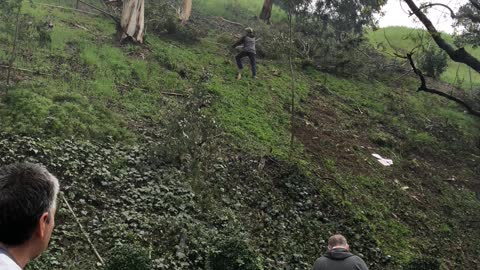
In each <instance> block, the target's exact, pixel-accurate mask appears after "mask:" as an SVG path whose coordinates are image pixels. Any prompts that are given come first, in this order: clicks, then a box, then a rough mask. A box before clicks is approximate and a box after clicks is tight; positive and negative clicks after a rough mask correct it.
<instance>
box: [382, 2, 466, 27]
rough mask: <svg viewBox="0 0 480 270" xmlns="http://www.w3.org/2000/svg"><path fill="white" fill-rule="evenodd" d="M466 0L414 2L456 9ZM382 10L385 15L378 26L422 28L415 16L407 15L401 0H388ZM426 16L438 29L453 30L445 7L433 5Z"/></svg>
mask: <svg viewBox="0 0 480 270" xmlns="http://www.w3.org/2000/svg"><path fill="white" fill-rule="evenodd" d="M467 1H468V0H432V1H425V0H416V1H415V3H416V4H417V5H420V4H421V3H426V2H433V3H442V4H446V5H448V6H450V7H451V8H453V10H454V11H457V10H458V7H459V6H461V5H462V4H465V3H466V2H467ZM383 11H384V12H385V16H383V17H382V18H380V27H385V26H408V27H414V28H424V27H423V25H422V24H421V23H420V22H419V21H418V20H417V19H416V17H415V16H412V17H409V16H408V11H409V8H408V5H407V4H406V3H405V2H403V1H402V0H388V2H387V4H386V5H385V7H384V9H383ZM428 17H429V18H430V20H431V21H432V23H433V24H434V25H435V27H437V29H438V30H440V31H444V32H447V33H452V32H453V27H452V19H451V18H450V13H449V11H448V10H447V9H445V8H442V7H433V8H431V9H430V11H429V12H428Z"/></svg>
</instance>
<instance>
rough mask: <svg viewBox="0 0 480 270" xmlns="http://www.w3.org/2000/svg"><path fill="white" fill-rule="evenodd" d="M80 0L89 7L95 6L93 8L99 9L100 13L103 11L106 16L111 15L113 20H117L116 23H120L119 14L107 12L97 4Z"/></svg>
mask: <svg viewBox="0 0 480 270" xmlns="http://www.w3.org/2000/svg"><path fill="white" fill-rule="evenodd" d="M78 1H79V2H80V3H82V4H84V5H86V6H87V7H90V8H93V9H95V10H96V11H99V12H100V13H102V14H103V15H105V16H107V17H110V18H111V19H112V20H114V21H115V23H117V24H120V19H119V18H118V17H117V16H115V15H113V14H111V13H108V12H106V11H105V10H103V9H101V8H98V7H96V6H94V5H92V4H89V3H86V2H83V1H82V0H78Z"/></svg>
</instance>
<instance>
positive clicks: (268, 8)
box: [260, 0, 273, 22]
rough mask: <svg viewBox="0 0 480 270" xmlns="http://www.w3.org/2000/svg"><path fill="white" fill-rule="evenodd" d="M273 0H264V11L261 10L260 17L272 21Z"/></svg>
mask: <svg viewBox="0 0 480 270" xmlns="http://www.w3.org/2000/svg"><path fill="white" fill-rule="evenodd" d="M272 6H273V0H264V2H263V8H262V12H260V19H261V20H264V21H266V22H270V17H271V16H272Z"/></svg>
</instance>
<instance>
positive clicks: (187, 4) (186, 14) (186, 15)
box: [179, 0, 192, 23]
mask: <svg viewBox="0 0 480 270" xmlns="http://www.w3.org/2000/svg"><path fill="white" fill-rule="evenodd" d="M190 15H192V0H183V7H182V9H181V11H180V14H179V17H180V20H181V21H182V23H186V22H187V21H188V20H189V19H190Z"/></svg>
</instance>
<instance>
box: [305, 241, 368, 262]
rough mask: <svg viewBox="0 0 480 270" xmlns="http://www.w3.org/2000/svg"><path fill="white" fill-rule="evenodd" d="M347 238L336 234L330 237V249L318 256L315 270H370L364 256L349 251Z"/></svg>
mask: <svg viewBox="0 0 480 270" xmlns="http://www.w3.org/2000/svg"><path fill="white" fill-rule="evenodd" d="M349 250H350V247H349V246H348V244H347V239H345V237H344V236H343V235H341V234H336V235H333V236H332V237H330V239H328V251H327V253H326V254H325V255H323V256H322V257H320V258H318V259H317V260H316V261H315V264H314V265H313V270H368V267H367V265H366V264H365V262H364V261H363V260H362V258H360V257H358V256H356V255H353V254H352V253H350V252H349Z"/></svg>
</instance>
